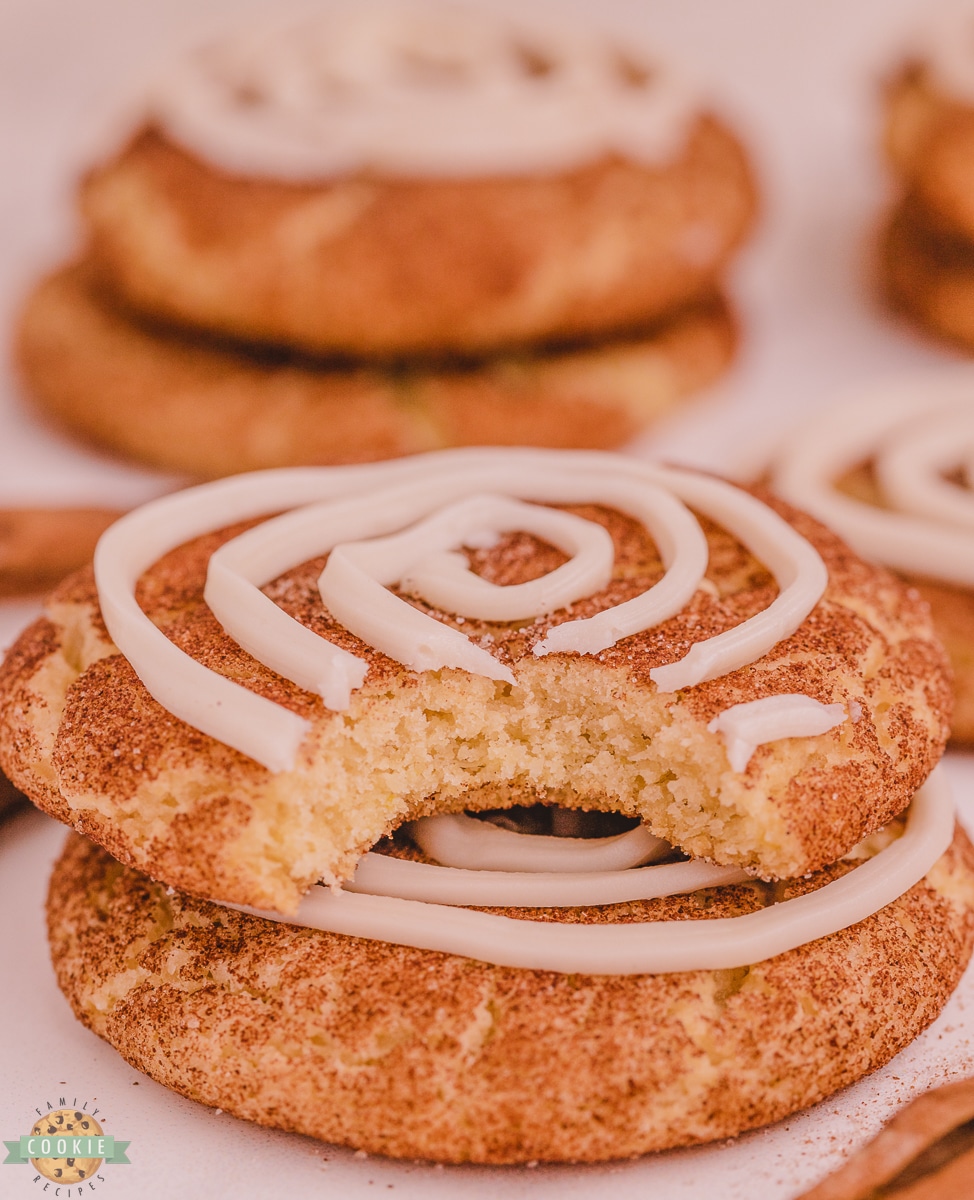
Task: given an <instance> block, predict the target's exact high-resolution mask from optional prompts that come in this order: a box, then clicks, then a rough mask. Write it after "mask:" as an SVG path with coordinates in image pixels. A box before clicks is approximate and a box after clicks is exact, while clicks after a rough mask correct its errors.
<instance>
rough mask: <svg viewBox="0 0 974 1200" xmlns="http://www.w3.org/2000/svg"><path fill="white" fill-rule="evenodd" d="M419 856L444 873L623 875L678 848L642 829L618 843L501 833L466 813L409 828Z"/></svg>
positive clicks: (613, 839)
mask: <svg viewBox="0 0 974 1200" xmlns="http://www.w3.org/2000/svg"><path fill="white" fill-rule="evenodd" d="M408 829H409V834H410V837H411V838H412V839H413V841H414V842H415V843H416V845H417V846H419V848H420V850H422V851H423V852H424V853H426V854H428V855H429V857H430V858H433V859H435V860H436V861H437V862H438V863H439V864H440V865H441V866H443V867H462V868H465V869H467V870H471V871H537V872H542V873H564V872H566V871H624V870H626V869H627V868H628V867H638V866H641V865H642V864H643V863H647V862H651V861H652V860H653V859H657V858H663V857H664V856H665V855H667V854H671V853H672V851H673V847H672V846H671V845H670V844H669V842H665V841H664V840H663V839H662V838H658V837H654V836H653V835H652V834H651V833H650V832H649V830H648V829H647V828H646V826H645V825H637V826H636V827H635V829H630V830H628V831H627V832H626V833H620V834H616V835H615V836H613V837H601V838H583V837H548V836H543V835H540V834H526V833H518V832H516V831H515V830H513V829H501V828H499V827H498V826H496V825H491V824H490V822H488V821H478V820H477V818H476V817H468V816H467V815H466V814H465V813H449V814H447V813H442V814H440V815H439V816H435V817H422V818H421V819H420V820H418V821H413V822H411V823H410V825H409V826H408Z"/></svg>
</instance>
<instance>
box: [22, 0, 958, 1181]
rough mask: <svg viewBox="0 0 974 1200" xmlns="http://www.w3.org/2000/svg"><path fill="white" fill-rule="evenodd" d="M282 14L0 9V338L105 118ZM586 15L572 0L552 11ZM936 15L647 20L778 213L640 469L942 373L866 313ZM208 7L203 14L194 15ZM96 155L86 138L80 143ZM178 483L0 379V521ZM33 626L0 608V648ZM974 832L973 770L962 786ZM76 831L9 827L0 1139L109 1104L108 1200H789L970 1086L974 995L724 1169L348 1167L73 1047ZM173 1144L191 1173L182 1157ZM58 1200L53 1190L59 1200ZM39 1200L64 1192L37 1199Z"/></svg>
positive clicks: (936, 358)
mask: <svg viewBox="0 0 974 1200" xmlns="http://www.w3.org/2000/svg"><path fill="white" fill-rule="evenodd" d="M269 3H270V0H210V2H209V3H207V4H205V5H204V4H202V3H201V0H166V3H164V4H147V3H141V4H140V3H133V2H132V0H3V2H2V3H0V146H2V150H3V159H2V162H3V186H2V188H0V327H2V328H3V329H7V328H9V325H10V321H11V319H12V315H13V312H14V310H15V307H16V304H17V301H18V297H19V296H20V295H21V294H22V293H23V291H24V289H25V288H26V287H27V286H28V284H29V282H30V280H31V279H32V278H33V277H34V276H35V275H36V273H37V272H38V271H39V270H40V269H41V268H42V267H43V266H45V265H46V264H49V263H51V262H54V261H56V260H57V259H58V258H59V257H60V256H61V255H62V254H64V253H65V251H66V250H67V248H68V247H69V246H70V245H71V244H72V238H73V237H74V236H75V232H74V224H73V220H72V218H71V210H70V186H71V180H72V179H73V177H74V174H75V172H76V170H77V169H78V167H79V166H80V165H81V163H82V162H83V161H84V156H85V154H86V152H87V151H86V150H85V144H86V139H87V141H88V143H89V144H90V134H91V130H92V128H93V125H92V118H91V116H90V115H89V114H90V113H91V111H92V106H93V105H95V104H96V103H98V102H103V101H104V100H105V98H106V97H108V96H111V95H112V94H113V93H114V92H117V91H118V89H120V88H121V87H122V86H123V85H124V82H125V80H126V79H130V78H133V77H138V76H139V75H140V73H141V71H140V65H141V64H143V63H145V62H146V61H149V60H154V59H156V58H157V57H158V56H159V55H161V54H162V53H164V52H165V51H166V50H167V48H169V47H171V46H174V45H176V44H179V43H182V42H185V41H186V40H187V38H188V37H190V36H192V35H193V32H194V30H195V29H196V28H198V27H199V25H200V24H201V23H202V24H209V25H213V24H215V23H216V22H217V21H218V20H219V19H220V18H221V16H223V15H226V14H231V13H241V12H244V11H253V10H257V9H259V8H261V7H266V6H267V5H268V4H269ZM563 6H564V7H573V8H578V9H580V10H584V9H585V7H586V3H585V2H584V0H573V2H571V3H570V2H569V0H563ZM922 8H923V4H922V0H857V2H856V3H855V4H850V3H848V0H793V2H792V3H789V4H782V3H780V0H724V2H723V3H719V4H718V3H715V2H714V0H655V3H654V4H653V5H652V9H651V11H652V23H653V27H654V28H653V32H654V34H656V35H658V37H659V40H660V42H661V44H663V45H665V46H666V47H672V48H674V49H675V50H677V51H678V52H679V53H680V54H681V56H682V57H683V58H684V59H685V60H687V61H688V62H689V63H690V64H691V65H693V66H695V67H696V68H698V69H699V71H700V73H701V74H702V75H703V76H704V77H707V78H709V79H710V80H712V81H713V84H714V91H715V93H716V94H717V95H719V96H720V97H721V100H722V102H723V104H724V105H725V107H726V109H727V110H728V111H729V112H730V113H732V114H733V116H734V119H735V121H736V123H737V125H738V127H739V128H740V129H741V131H742V132H743V133H744V134H745V136H746V137H747V139H748V140H749V142H750V144H751V146H752V148H753V150H754V156H755V159H756V162H757V165H758V169H759V172H760V174H761V177H762V183H763V188H764V193H765V215H764V219H763V221H762V224H761V228H760V230H759V232H758V235H757V237H756V238H755V241H754V243H753V245H752V248H751V249H750V250H749V251H748V252H747V254H746V255H745V257H744V259H743V260H742V263H741V265H740V268H739V270H738V271H737V279H736V284H737V286H736V293H737V297H738V299H739V301H740V305H741V312H742V323H743V331H744V341H743V344H742V352H741V356H740V359H739V362H738V364H737V366H736V367H735V369H734V371H733V372H732V373H731V375H730V376H729V377H728V378H727V380H726V381H725V382H724V383H722V384H721V385H720V386H719V387H718V388H716V389H714V390H713V391H712V392H711V393H710V394H709V396H707V397H705V398H702V399H701V400H699V401H697V402H695V403H694V404H692V405H690V406H688V408H687V410H686V412H685V413H683V414H681V415H680V416H678V417H677V418H674V419H673V420H671V421H670V422H669V423H668V424H667V426H666V427H665V429H664V430H663V431H662V432H658V433H657V434H655V435H654V436H653V437H651V438H648V439H646V441H645V445H646V446H647V447H648V448H650V449H652V450H654V451H656V452H658V453H662V454H665V455H667V456H668V457H671V458H675V459H678V460H681V461H685V462H693V463H698V464H701V465H704V466H709V467H715V468H718V469H721V468H722V469H724V470H728V471H735V470H736V471H738V472H740V473H742V474H744V473H746V472H747V471H748V469H749V468H750V467H752V466H753V465H754V464H756V463H759V462H761V461H762V456H763V454H764V453H766V450H767V447H768V446H769V445H770V443H771V441H772V440H773V439H774V438H776V437H777V436H780V434H781V433H782V431H784V430H785V429H786V428H787V426H788V424H789V422H790V421H791V420H793V419H794V418H795V416H797V415H798V414H800V413H802V412H804V411H807V410H808V409H809V408H810V407H811V406H813V405H816V404H818V403H824V402H827V401H828V399H829V398H830V396H831V395H832V394H833V393H834V392H835V391H837V390H839V389H843V390H844V389H845V388H847V387H848V386H850V385H853V384H856V383H858V382H859V381H861V380H864V381H868V380H872V379H874V378H875V377H876V376H877V375H890V376H897V375H902V373H903V372H904V371H906V370H909V369H912V368H923V367H925V366H929V365H931V364H936V363H938V362H947V361H951V360H952V359H953V356H952V355H951V354H949V353H948V352H946V351H942V350H940V349H939V348H936V347H934V346H933V345H931V344H929V343H926V342H924V341H922V340H921V339H920V338H919V337H916V336H914V335H913V334H912V333H911V332H910V331H909V330H907V329H906V328H904V327H902V326H899V325H897V324H896V323H894V322H891V321H890V320H889V319H887V318H886V317H885V316H884V315H883V314H882V312H881V311H880V310H879V309H878V308H877V307H876V305H875V304H874V303H873V301H872V298H871V294H870V292H871V287H870V275H869V266H868V242H869V236H870V232H871V230H872V228H873V225H874V222H875V218H876V214H877V212H878V210H879V208H880V206H881V204H882V201H883V198H884V190H885V189H884V183H883V178H882V172H881V170H880V167H879V164H878V162H877V158H876V155H875V153H874V146H875V142H876V130H877V124H878V103H877V97H876V79H877V77H878V71H879V69H880V68H881V67H882V65H883V64H884V63H885V62H887V61H888V60H889V58H890V56H891V54H892V50H891V47H892V46H894V45H895V44H896V43H897V42H898V40H899V38H900V36H901V30H902V29H903V28H904V26H906V25H907V24H909V23H911V22H912V21H913V20H914V18H915V14H918V13H920V12H921V10H922ZM200 9H203V16H202V17H201V16H200V11H199V10H200ZM598 9H599V11H600V12H602V13H604V14H605V16H606V19H607V20H610V21H612V22H613V23H616V24H618V26H619V27H620V28H622V29H625V28H628V27H632V25H633V24H638V25H639V26H640V27H641V28H646V27H647V25H648V24H649V22H650V17H649V16H648V12H649V6H647V5H646V4H644V3H641V2H640V0H600V3H599V4H598ZM86 131H87V132H86ZM167 485H168V481H166V480H164V479H163V478H162V477H160V476H152V475H149V474H148V473H143V472H140V471H137V470H133V469H132V468H129V467H126V466H123V465H120V464H117V463H111V462H109V461H108V460H107V459H104V458H101V457H98V456H93V455H89V454H85V453H83V452H81V451H79V450H78V449H77V448H76V447H74V446H73V445H71V444H70V443H69V442H68V441H67V440H65V439H62V438H60V437H59V436H57V435H55V434H53V433H51V432H50V431H48V430H47V429H45V428H44V427H43V426H42V425H41V424H40V423H39V422H37V421H36V420H35V419H34V418H33V417H32V416H30V415H29V413H28V412H27V411H26V409H24V408H23V407H22V406H21V404H20V402H19V400H18V397H17V392H16V387H15V385H14V383H13V382H12V379H11V378H10V376H9V374H8V375H7V376H5V377H4V378H3V379H0V504H2V503H3V502H11V501H22V502H23V501H28V500H33V501H37V500H43V499H47V500H49V501H52V502H66V501H69V500H76V501H91V500H101V501H102V502H107V503H117V504H123V503H127V502H133V503H134V502H136V501H138V500H140V499H142V498H143V497H144V496H147V495H150V494H153V493H155V492H158V491H161V490H163V488H164V487H166V486H167ZM30 611H31V606H30V605H22V606H17V605H14V606H6V607H2V606H0V644H2V643H4V642H6V641H7V640H8V638H9V636H10V635H11V634H12V633H13V631H14V630H15V628H16V627H17V626H18V625H19V624H21V623H22V621H23V620H24V619H26V617H27V616H28V615H29V613H30ZM950 768H951V772H952V775H953V777H954V779H955V782H956V783H957V785H958V790H959V792H960V794H961V799H962V803H963V807H964V809H965V812H966V813H967V814H968V816H969V817H970V818H974V760H971V759H961V758H958V757H956V756H955V757H953V758H952V760H951V764H950ZM61 837H62V832H61V830H60V829H59V827H57V826H56V825H54V824H53V823H51V822H49V821H47V820H46V819H44V818H42V817H40V816H38V815H36V814H33V813H29V814H23V815H21V816H19V817H17V818H15V819H14V820H13V821H12V822H10V823H8V824H6V825H4V826H2V827H0V912H2V913H3V914H4V917H5V919H4V921H3V923H2V932H0V938H2V945H3V951H4V953H3V959H2V961H3V963H4V976H3V982H2V984H0V987H2V989H3V991H2V994H0V1011H2V1013H3V1017H4V1020H3V1025H2V1033H0V1081H2V1083H3V1085H4V1086H3V1087H2V1088H0V1139H13V1138H15V1137H18V1136H19V1135H20V1134H21V1133H22V1132H23V1133H25V1132H27V1128H28V1125H29V1122H30V1119H31V1116H32V1114H33V1110H34V1106H35V1105H43V1103H44V1102H45V1101H46V1100H48V1099H50V1100H52V1101H53V1102H55V1103H56V1102H57V1099H58V1097H60V1096H62V1095H67V1096H69V1098H70V1099H73V1098H74V1097H77V1098H78V1100H79V1102H80V1101H84V1100H88V1101H89V1102H90V1103H91V1104H97V1105H98V1107H99V1108H100V1109H101V1111H102V1113H103V1114H104V1115H105V1118H106V1119H105V1122H104V1124H105V1128H106V1132H109V1133H113V1134H115V1135H116V1136H117V1137H120V1138H124V1139H129V1140H131V1142H132V1145H131V1147H130V1158H131V1160H132V1164H133V1165H132V1166H130V1167H117V1168H113V1167H108V1168H106V1169H105V1172H104V1173H105V1175H106V1182H105V1184H104V1185H99V1194H100V1195H103V1196H105V1197H109V1198H110V1197H112V1196H115V1197H130V1196H135V1195H139V1196H140V1197H145V1198H146V1200H152V1198H153V1197H163V1196H165V1197H167V1198H168V1197H172V1196H181V1195H185V1196H196V1195H206V1196H207V1197H210V1198H212V1200H222V1198H223V1197H230V1196H234V1197H236V1196H239V1195H278V1194H280V1195H283V1194H288V1195H312V1194H314V1195H335V1196H342V1197H350V1198H353V1200H357V1198H359V1197H366V1196H376V1195H378V1194H380V1193H385V1192H387V1191H388V1192H391V1194H392V1195H394V1196H406V1197H412V1196H415V1197H439V1196H443V1197H456V1196H462V1197H465V1198H466V1197H477V1196H483V1197H487V1196H496V1195H497V1194H499V1193H503V1194H504V1195H505V1196H511V1197H521V1196H524V1197H535V1196H547V1195H552V1196H553V1195H555V1194H556V1193H557V1195H558V1196H559V1197H561V1196H565V1197H578V1196H601V1195H606V1194H610V1192H611V1194H612V1195H614V1196H619V1197H622V1198H625V1197H636V1196H639V1197H643V1196H647V1195H652V1196H653V1197H655V1198H657V1200H670V1198H674V1200H675V1198H678V1197H680V1198H682V1197H687V1198H691V1200H692V1198H694V1197H709V1196H720V1197H721V1198H727V1200H734V1198H736V1197H741V1198H743V1197H745V1196H747V1197H750V1196H753V1195H754V1194H755V1193H759V1194H761V1195H762V1197H764V1200H786V1198H789V1197H792V1196H794V1195H795V1194H796V1193H797V1192H798V1191H799V1190H801V1187H802V1185H804V1184H806V1183H808V1182H810V1181H811V1180H813V1179H815V1178H817V1177H818V1176H820V1175H822V1174H824V1173H825V1172H826V1171H827V1170H828V1169H829V1168H830V1167H832V1166H833V1165H835V1164H836V1163H837V1162H838V1161H839V1159H840V1158H841V1157H842V1155H843V1154H844V1153H845V1152H846V1151H847V1150H848V1149H849V1148H850V1147H851V1146H852V1145H853V1144H855V1143H858V1142H859V1141H861V1140H863V1139H864V1138H865V1137H866V1136H868V1135H869V1134H871V1133H872V1132H874V1131H875V1129H876V1128H877V1127H878V1125H879V1124H880V1123H881V1122H882V1121H883V1120H884V1119H885V1118H886V1117H887V1116H888V1115H889V1114H890V1112H891V1111H892V1110H893V1109H894V1108H895V1107H896V1106H897V1105H899V1104H900V1103H901V1102H903V1101H904V1100H906V1099H908V1098H909V1097H910V1096H911V1095H913V1094H914V1093H915V1092H916V1091H918V1090H921V1089H922V1088H924V1087H926V1086H929V1085H930V1084H934V1083H939V1082H943V1081H945V1080H946V1079H948V1078H956V1077H958V1076H961V1075H964V1074H969V1073H971V1072H972V1071H974V1042H972V1037H974V1012H972V1011H971V1006H972V1003H974V977H972V976H971V975H970V974H969V975H968V977H967V979H966V980H965V983H964V985H962V987H961V989H960V990H959V992H958V993H957V995H956V996H955V997H954V999H953V1000H952V1001H951V1003H950V1005H949V1006H948V1008H947V1010H946V1012H945V1013H944V1015H943V1017H941V1019H940V1020H939V1021H938V1022H937V1024H936V1025H935V1026H934V1027H933V1028H932V1029H931V1030H930V1031H929V1032H928V1033H927V1034H925V1035H924V1036H923V1037H922V1038H920V1039H919V1041H918V1042H917V1043H916V1044H915V1045H914V1046H912V1047H911V1048H910V1049H909V1050H907V1051H906V1052H904V1054H902V1055H900V1056H899V1058H897V1059H896V1061H895V1062H894V1063H892V1064H891V1065H890V1066H889V1067H888V1068H886V1069H885V1070H884V1071H882V1072H879V1073H878V1074H877V1075H876V1076H874V1077H873V1078H871V1079H868V1080H866V1081H864V1082H863V1083H861V1084H859V1085H857V1086H856V1087H854V1088H852V1089H850V1090H848V1091H847V1092H845V1093H843V1094H842V1095H840V1096H838V1097H835V1098H833V1099H832V1100H830V1101H827V1102H826V1103H824V1104H822V1105H820V1106H819V1107H818V1108H816V1109H814V1110H812V1111H811V1112H809V1113H806V1114H804V1115H802V1116H800V1117H797V1118H795V1119H793V1120H790V1121H787V1122H785V1123H783V1124H782V1125H779V1126H777V1127H775V1128H774V1129H771V1130H768V1131H765V1132H762V1133H757V1134H753V1135H749V1136H747V1137H744V1138H742V1139H740V1140H738V1141H737V1142H734V1143H732V1144H730V1145H725V1146H717V1147H710V1148H705V1149H701V1150H695V1151H688V1152H683V1153H678V1154H669V1155H665V1156H661V1157H657V1158H653V1159H648V1160H644V1161H641V1162H638V1163H625V1164H621V1165H618V1166H613V1167H607V1168H538V1169H537V1170H533V1171H532V1170H527V1169H515V1170H502V1171H483V1170H476V1169H450V1168H447V1169H443V1170H439V1169H436V1168H431V1167H426V1166H418V1165H412V1164H394V1163H389V1162H385V1161H381V1160H361V1159H356V1158H355V1157H354V1155H352V1154H349V1153H346V1152H343V1151H336V1150H334V1149H332V1148H329V1147H326V1146H321V1145H318V1144H316V1143H314V1142H312V1141H310V1140H307V1139H303V1138H296V1137H291V1136H288V1135H283V1134H275V1133H270V1132H267V1131H263V1130H260V1129H257V1128H255V1127H252V1126H249V1125H246V1124H244V1123H241V1122H238V1121H236V1120H234V1119H232V1118H230V1117H227V1116H224V1115H217V1114H214V1113H212V1112H210V1111H208V1110H205V1109H202V1108H200V1107H199V1106H197V1105H194V1104H192V1103H190V1102H188V1101H183V1100H181V1099H179V1098H178V1097H175V1096H173V1095H171V1094H169V1093H168V1092H166V1091H165V1090H164V1089H162V1088H160V1087H158V1086H157V1085H156V1084H154V1083H152V1082H150V1081H149V1080H146V1079H143V1078H141V1077H140V1076H138V1075H137V1074H136V1073H135V1072H134V1071H132V1070H131V1069H130V1068H128V1067H127V1066H126V1065H125V1064H124V1063H123V1062H122V1061H121V1060H120V1059H119V1058H118V1057H117V1056H116V1055H115V1053H114V1052H113V1051H112V1050H110V1049H109V1048H108V1047H107V1046H105V1045H103V1044H102V1043H101V1042H99V1041H98V1040H97V1039H96V1038H94V1037H93V1036H92V1035H90V1034H88V1033H87V1032H86V1031H85V1030H84V1029H82V1028H81V1027H80V1026H78V1025H77V1024H76V1023H75V1022H74V1020H73V1019H72V1018H71V1016H70V1014H69V1011H68V1008H67V1005H66V1003H65V1002H64V1000H63V999H62V998H61V996H60V994H59V993H58V991H57V989H56V987H55V985H54V982H53V977H52V974H51V970H50V967H49V965H48V963H47V952H46V947H45V944H44V937H43V930H42V918H41V903H42V896H43V892H44V888H45V876H46V872H47V870H48V865H49V862H50V860H51V858H52V856H53V855H54V854H55V853H56V850H57V848H58V846H59V845H60V841H61ZM174 1138H178V1143H175V1144H177V1145H178V1149H173V1146H174V1142H173V1140H172V1139H174ZM32 1178H33V1173H32V1172H31V1171H30V1170H29V1168H27V1167H14V1166H0V1197H3V1198H6V1197H20V1196H24V1197H28V1196H31V1195H35V1194H37V1195H40V1194H41V1192H40V1189H39V1187H38V1188H37V1189H36V1190H35V1189H33V1188H32V1185H31V1180H32ZM51 1192H52V1193H53V1188H52V1189H51ZM48 1194H51V1193H48Z"/></svg>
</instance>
